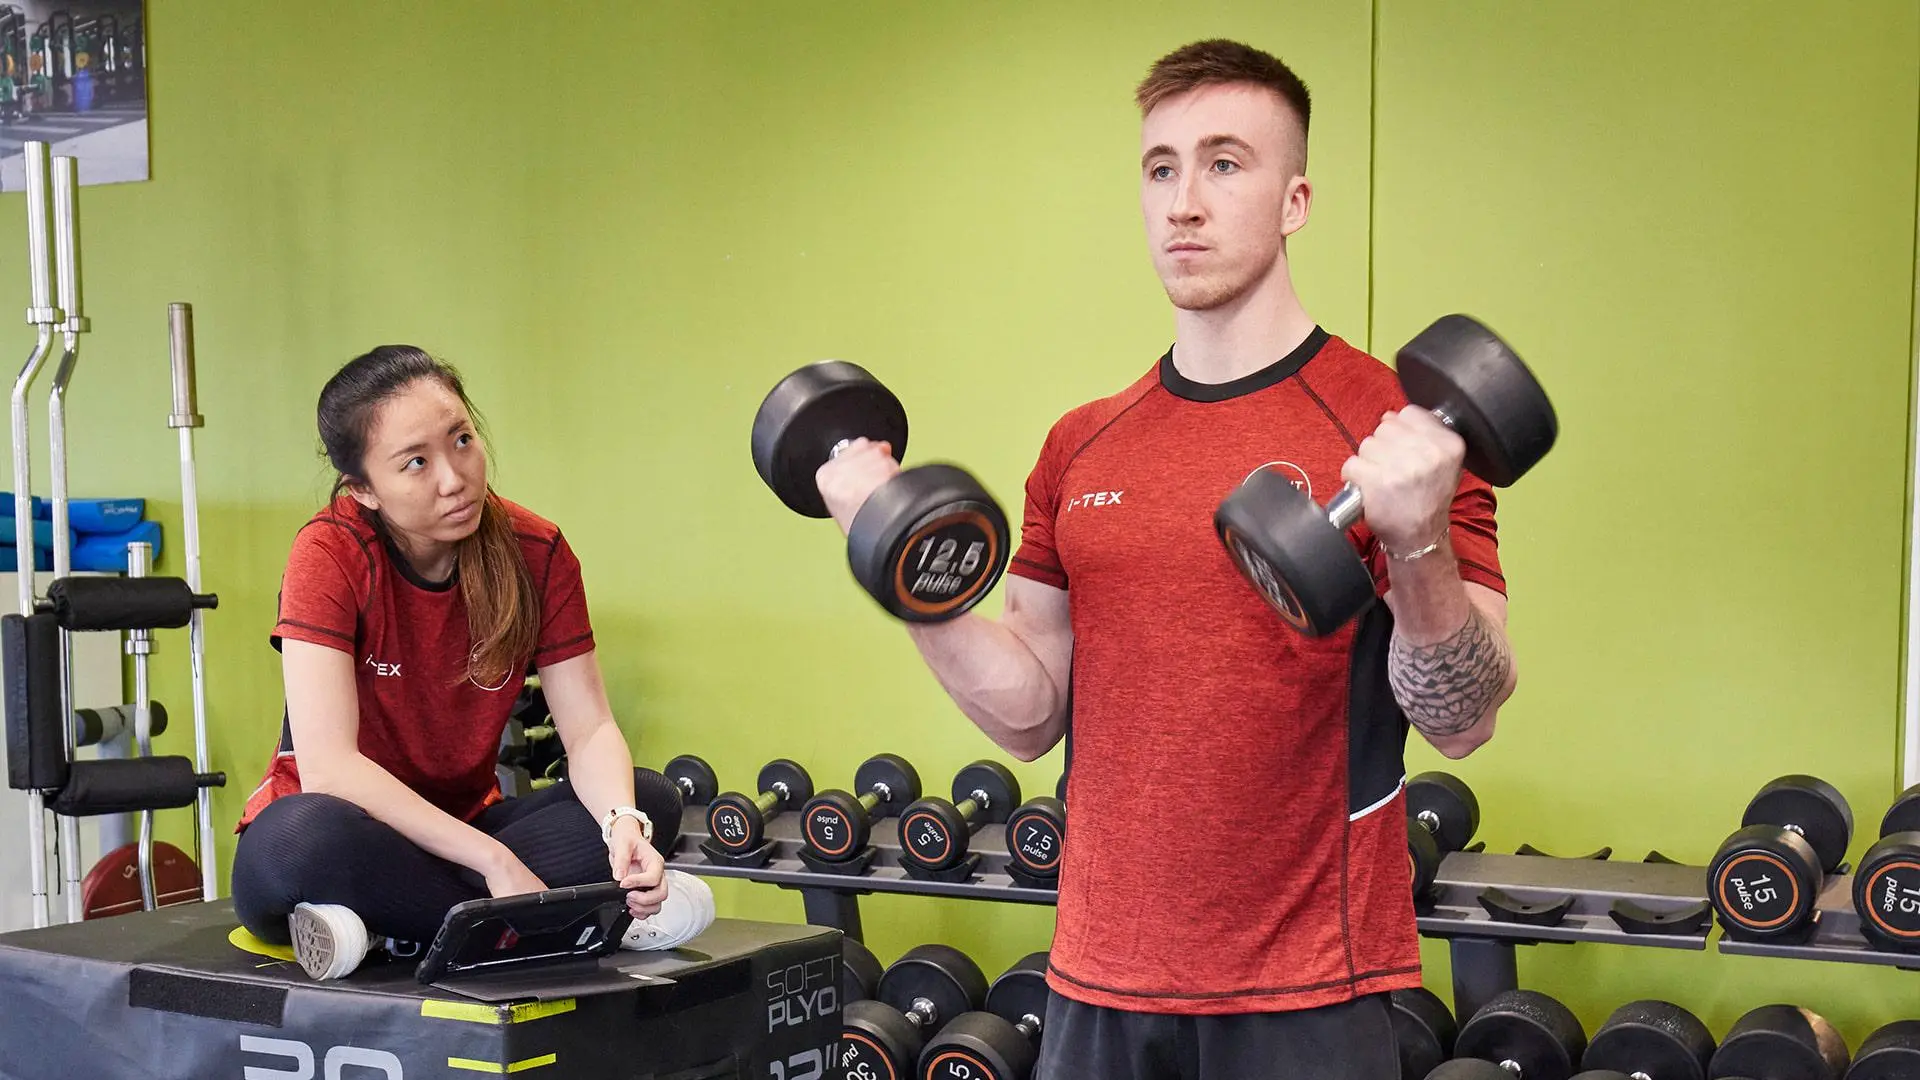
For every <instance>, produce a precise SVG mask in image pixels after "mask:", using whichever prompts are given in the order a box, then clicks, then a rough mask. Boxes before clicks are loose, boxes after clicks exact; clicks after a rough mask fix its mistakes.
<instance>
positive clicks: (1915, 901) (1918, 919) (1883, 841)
mask: <svg viewBox="0 0 1920 1080" xmlns="http://www.w3.org/2000/svg"><path fill="white" fill-rule="evenodd" d="M1853 907H1854V910H1855V911H1858V912H1859V913H1860V932H1861V933H1862V934H1864V935H1865V936H1866V938H1867V940H1869V941H1871V942H1873V943H1874V944H1875V945H1876V946H1878V947H1880V948H1883V949H1891V950H1894V951H1897V952H1920V785H1915V786H1913V787H1910V788H1908V789H1907V790H1906V791H1905V793H1903V794H1902V795H1901V796H1900V798H1898V799H1896V800H1895V801H1894V804H1893V806H1892V807H1890V808H1888V810H1887V816H1886V817H1884V818H1882V819H1881V821H1880V841H1879V843H1876V844H1874V845H1873V847H1871V848H1869V849H1867V855H1866V858H1864V859H1862V860H1860V872H1859V873H1857V874H1855V875H1854V876H1853Z"/></svg>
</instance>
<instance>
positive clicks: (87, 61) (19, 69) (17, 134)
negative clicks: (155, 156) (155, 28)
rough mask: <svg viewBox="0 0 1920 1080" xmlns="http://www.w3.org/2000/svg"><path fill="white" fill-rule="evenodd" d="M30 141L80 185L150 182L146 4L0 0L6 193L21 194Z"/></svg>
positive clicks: (0, 158)
mask: <svg viewBox="0 0 1920 1080" xmlns="http://www.w3.org/2000/svg"><path fill="white" fill-rule="evenodd" d="M33 141H39V142H45V143H48V144H50V145H51V146H52V147H53V152H54V153H55V154H67V155H70V156H72V157H74V158H76V159H78V161H79V166H80V167H79V172H80V183H81V184H82V185H85V184H119V183H125V182H127V181H130V180H145V179H147V20H146V12H145V10H144V7H143V4H142V0H0V191H20V190H22V189H23V188H25V186H26V166H25V164H24V160H23V158H22V157H21V153H20V148H21V147H22V146H24V145H25V144H27V143H28V142H33Z"/></svg>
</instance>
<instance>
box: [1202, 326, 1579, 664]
mask: <svg viewBox="0 0 1920 1080" xmlns="http://www.w3.org/2000/svg"><path fill="white" fill-rule="evenodd" d="M1397 366H1398V369H1399V377H1400V385H1401V388H1402V389H1403V390H1404V391H1405V393H1406V397H1407V400H1408V401H1409V402H1411V403H1413V404H1415V405H1418V406H1421V407H1423V408H1426V409H1429V410H1431V411H1432V412H1433V413H1434V414H1435V415H1436V416H1438V417H1439V418H1440V420H1441V422H1442V423H1444V424H1446V425H1447V426H1448V427H1449V428H1451V429H1453V431H1454V432H1456V433H1457V434H1458V435H1460V437H1461V438H1462V440H1463V441H1464V442H1465V443H1466V457H1465V461H1464V465H1465V468H1466V469H1467V471H1469V472H1471V473H1473V474H1474V475H1475V476H1478V477H1480V478H1481V479H1482V480H1485V481H1486V482H1487V483H1489V484H1492V485H1493V486H1495V487H1506V486H1508V485H1510V484H1512V483H1514V482H1515V481H1517V480H1518V479H1520V477H1521V476H1523V475H1524V474H1525V473H1526V472H1527V471H1528V470H1529V469H1531V468H1533V466H1534V465H1536V464H1538V463H1539V461H1540V459H1541V458H1543V457H1545V456H1546V454H1547V451H1549V450H1551V449H1552V448H1553V443H1554V439H1555V438H1556V437H1557V436H1558V433H1559V421H1558V419H1557V418H1556V416H1555V414H1554V411H1553V404H1552V402H1550V401H1549V400H1548V399H1547V395H1546V392H1545V391H1544V390H1542V389H1541V388H1540V384H1539V382H1538V381H1536V380H1535V379H1534V376H1533V373H1532V372H1531V371H1529V370H1528V368H1527V365H1526V364H1525V363H1524V362H1523V361H1521V359H1520V357H1519V356H1518V355H1516V354H1515V353H1514V351H1513V350H1512V349H1511V348H1509V347H1508V346H1507V344H1506V342H1504V341H1502V340H1500V338H1499V337H1498V336H1496V335H1495V334H1494V333H1493V331H1491V330H1489V329H1487V328H1486V327H1485V326H1483V325H1481V324H1480V323H1479V322H1477V321H1475V320H1473V319H1471V318H1469V317H1467V316H1465V315H1448V316H1445V317H1443V318H1441V319H1439V320H1438V321H1436V322H1435V323H1434V324H1433V325H1432V326H1429V327H1427V329H1425V330H1423V331H1421V332H1420V334H1419V335H1417V336H1416V337H1414V339H1413V340H1412V341H1409V342H1408V343H1407V344H1406V345H1404V346H1402V347H1401V349H1400V352H1399V355H1398V357H1397ZM1364 512H1365V507H1364V502H1363V500H1362V498H1361V494H1360V489H1359V488H1358V487H1356V486H1355V485H1353V484H1347V485H1346V486H1344V487H1342V488H1341V489H1340V491H1339V492H1338V493H1337V494H1335V495H1334V497H1333V499H1332V500H1331V501H1330V502H1328V503H1327V505H1326V506H1325V507H1321V506H1319V505H1317V504H1315V503H1314V502H1313V500H1312V499H1311V498H1309V497H1308V496H1307V495H1306V494H1305V493H1303V492H1302V491H1301V490H1300V489H1298V488H1296V487H1295V486H1294V483H1293V481H1292V480H1291V479H1289V478H1288V477H1287V476H1286V475H1285V474H1284V473H1282V472H1280V471H1278V470H1276V469H1273V468H1269V467H1262V468H1259V469H1256V470H1254V472H1253V474H1252V475H1250V476H1248V477H1247V479H1246V480H1245V481H1244V482H1242V483H1241V484H1240V486H1239V487H1237V488H1235V489H1234V490H1233V491H1232V492H1231V493H1230V494H1228V495H1227V497H1226V498H1225V499H1223V500H1222V501H1221V503H1220V506H1219V508H1218V509H1217V510H1215V512H1214V517H1213V522H1214V530H1215V532H1216V533H1217V534H1218V535H1219V538H1220V542H1221V544H1222V545H1223V546H1224V547H1225V548H1226V550H1227V553H1228V554H1229V555H1231V556H1232V558H1233V562H1234V565H1235V566H1236V567H1237V568H1238V569H1239V571H1240V573H1241V576H1242V577H1244V578H1246V580H1247V581H1248V583H1250V584H1251V585H1253V587H1254V588H1255V589H1256V590H1257V591H1258V592H1259V593H1260V595H1261V596H1262V597H1263V598H1264V599H1265V600H1266V601H1267V603H1268V604H1269V605H1270V606H1272V607H1273V609H1274V610H1275V611H1277V612H1279V613H1280V615H1281V617H1282V618H1284V619H1285V620H1286V621H1287V622H1288V623H1289V624H1291V625H1292V626H1294V627H1295V628H1296V629H1298V630H1300V631H1301V632H1303V633H1305V634H1308V635H1309V636H1313V637H1322V636H1325V635H1327V634H1331V633H1333V632H1334V631H1336V630H1338V629H1340V627H1342V626H1344V625H1346V623H1347V622H1348V621H1350V620H1351V619H1353V617H1354V616H1356V615H1358V614H1360V613H1361V612H1362V611H1364V610H1366V609H1367V607H1368V606H1370V605H1371V604H1372V603H1373V601H1374V598H1375V593H1374V583H1373V575H1372V574H1371V573H1370V572H1369V571H1368V569H1367V565H1366V563H1365V562H1363V561H1362V560H1361V558H1360V554H1359V552H1358V551H1356V550H1355V548H1354V546H1353V544H1352V542H1350V541H1349V540H1348V538H1347V530H1348V529H1350V528H1352V527H1353V526H1354V525H1356V524H1358V523H1359V522H1360V519H1361V517H1362V516H1363V514H1364Z"/></svg>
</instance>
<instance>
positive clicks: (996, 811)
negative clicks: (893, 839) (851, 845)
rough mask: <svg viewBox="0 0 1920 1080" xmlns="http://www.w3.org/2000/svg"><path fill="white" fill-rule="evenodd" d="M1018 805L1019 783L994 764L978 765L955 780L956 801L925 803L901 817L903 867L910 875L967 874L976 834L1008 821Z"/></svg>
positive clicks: (931, 799)
mask: <svg viewBox="0 0 1920 1080" xmlns="http://www.w3.org/2000/svg"><path fill="white" fill-rule="evenodd" d="M1019 801H1020V781H1019V780H1017V779H1015V778H1014V775H1013V774H1012V773H1011V772H1008V771H1007V768H1006V766H1004V765H1001V764H1000V763H999V762H995V761H976V762H974V763H973V764H971V765H968V766H967V767H966V768H964V769H961V770H960V773H959V775H958V776H955V777H954V778H953V801H952V802H948V801H947V800H945V799H942V798H940V797H938V796H930V797H928V798H925V799H921V800H920V801H919V802H916V803H914V804H913V805H912V806H909V807H907V809H906V812H905V813H903V814H901V815H900V862H901V865H902V866H903V867H905V869H906V870H907V872H908V873H920V874H923V875H936V874H938V875H942V876H946V875H953V874H958V873H963V872H965V871H966V870H967V864H968V862H969V860H968V857H967V848H968V844H969V841H970V839H971V837H972V835H973V830H975V829H977V828H979V827H980V826H981V825H984V824H987V823H988V822H995V823H999V822H1004V821H1006V820H1007V817H1008V815H1010V814H1011V813H1012V812H1013V807H1014V805H1015V804H1017V803H1018V802H1019Z"/></svg>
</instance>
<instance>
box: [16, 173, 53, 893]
mask: <svg viewBox="0 0 1920 1080" xmlns="http://www.w3.org/2000/svg"><path fill="white" fill-rule="evenodd" d="M21 151H22V153H23V155H24V159H25V163H26V179H27V193H26V194H27V271H28V285H29V291H30V293H31V296H32V306H31V307H29V308H28V309H27V323H28V325H30V326H35V327H38V328H39V334H38V335H37V337H36V339H35V341H34V346H33V351H32V352H31V353H29V354H28V355H27V362H26V364H25V365H23V366H22V367H21V369H20V375H19V377H18V378H16V379H15V380H14V383H13V398H12V405H13V514H14V526H15V529H14V552H15V556H16V558H17V559H18V562H17V563H16V567H17V573H16V575H15V576H16V577H18V578H19V582H18V585H19V590H18V594H19V602H20V613H21V614H22V615H31V614H33V598H34V589H33V470H32V468H31V467H30V456H29V451H30V448H31V445H32V441H31V439H30V438H29V432H30V429H29V427H28V424H27V391H28V390H29V389H31V388H32V386H33V380H34V378H35V377H36V376H38V375H39V373H40V365H41V364H43V363H45V362H46V359H47V352H48V351H49V350H50V349H51V348H52V347H53V325H54V323H56V322H58V321H59V319H60V313H59V311H58V310H57V309H55V308H54V307H53V306H52V296H51V293H52V292H53V271H52V268H51V267H50V266H49V265H48V259H47V249H48V242H47V154H48V147H47V144H46V143H44V142H40V141H37V140H36V141H32V142H28V143H27V144H26V145H25V146H23V147H21ZM46 829H47V823H46V801H45V799H44V797H43V796H42V795H41V793H40V792H39V791H29V792H27V876H28V887H29V888H30V889H31V890H32V896H33V903H32V907H33V925H35V926H45V925H47V923H48V922H49V921H51V918H52V913H51V909H50V907H49V905H48V903H47V835H46Z"/></svg>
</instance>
